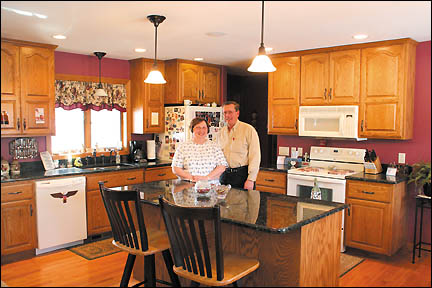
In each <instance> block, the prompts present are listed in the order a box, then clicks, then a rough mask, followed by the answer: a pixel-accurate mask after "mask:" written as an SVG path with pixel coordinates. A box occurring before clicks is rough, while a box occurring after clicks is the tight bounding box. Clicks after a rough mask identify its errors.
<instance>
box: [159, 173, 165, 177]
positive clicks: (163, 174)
mask: <svg viewBox="0 0 432 288" xmlns="http://www.w3.org/2000/svg"><path fill="white" fill-rule="evenodd" d="M165 175H166V173H162V174H158V176H165Z"/></svg>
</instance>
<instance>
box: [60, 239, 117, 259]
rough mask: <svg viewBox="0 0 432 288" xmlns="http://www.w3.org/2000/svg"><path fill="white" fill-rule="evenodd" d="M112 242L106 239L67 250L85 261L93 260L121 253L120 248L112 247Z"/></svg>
mask: <svg viewBox="0 0 432 288" xmlns="http://www.w3.org/2000/svg"><path fill="white" fill-rule="evenodd" d="M112 241H113V238H108V239H104V240H99V241H96V242H91V243H88V244H82V245H78V246H74V247H70V248H67V249H68V250H70V251H72V252H73V253H75V254H77V255H79V256H81V257H83V258H85V259H87V260H93V259H97V258H100V257H104V256H108V255H111V254H114V253H117V252H120V251H122V250H121V249H120V248H118V247H116V246H114V245H113V244H112Z"/></svg>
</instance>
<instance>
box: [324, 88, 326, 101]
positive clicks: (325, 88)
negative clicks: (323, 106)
mask: <svg viewBox="0 0 432 288" xmlns="http://www.w3.org/2000/svg"><path fill="white" fill-rule="evenodd" d="M324 99H327V88H324Z"/></svg>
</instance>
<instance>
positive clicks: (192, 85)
mask: <svg viewBox="0 0 432 288" xmlns="http://www.w3.org/2000/svg"><path fill="white" fill-rule="evenodd" d="M165 71H166V75H167V78H166V80H167V84H166V90H165V104H183V101H184V100H191V101H192V102H193V103H211V102H216V103H217V104H220V73H221V69H220V66H218V65H212V64H206V63H196V62H193V61H188V60H181V59H172V60H168V61H165Z"/></svg>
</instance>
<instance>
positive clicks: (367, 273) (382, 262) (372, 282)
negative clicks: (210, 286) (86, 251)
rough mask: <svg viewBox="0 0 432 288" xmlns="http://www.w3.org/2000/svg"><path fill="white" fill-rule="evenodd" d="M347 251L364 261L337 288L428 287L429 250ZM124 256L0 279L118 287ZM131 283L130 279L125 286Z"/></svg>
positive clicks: (41, 265)
mask: <svg viewBox="0 0 432 288" xmlns="http://www.w3.org/2000/svg"><path fill="white" fill-rule="evenodd" d="M348 252H349V253H350V254H352V255H357V256H360V257H364V258H366V260H365V261H363V262H362V263H361V264H359V265H358V266H356V267H355V268H354V269H352V270H351V271H349V272H348V273H347V274H345V275H344V276H343V277H342V278H341V279H340V283H339V284H340V286H341V287H371V286H375V287H377V286H380V287H421V286H424V287H431V256H430V252H423V251H422V257H421V258H417V257H416V263H415V264H412V263H411V251H410V250H408V249H401V250H400V251H399V252H398V253H397V254H396V255H394V256H392V257H387V256H381V255H377V254H372V253H367V252H363V251H361V250H356V249H350V248H348ZM126 258H127V254H126V252H119V253H116V254H112V255H109V256H105V257H102V258H99V259H95V260H90V261H89V260H86V259H84V258H82V257H80V256H78V255H76V254H74V253H72V252H70V251H69V250H64V249H63V250H60V251H58V252H52V253H49V254H45V255H39V256H36V257H34V258H31V259H27V260H22V261H18V262H14V263H10V264H5V265H2V267H1V280H2V281H4V282H5V283H6V284H7V285H9V286H22V287H32V286H33V287H35V286H39V287H47V286H54V287H55V286H57V287H66V286H69V287H70V286H81V287H83V286H88V287H96V286H106V287H115V286H117V287H118V286H119V284H120V279H121V275H122V273H123V268H124V264H125V263H126ZM156 273H157V272H156ZM156 275H157V274H156ZM135 283H137V281H135V280H133V279H131V281H130V283H129V286H131V285H133V284H135ZM158 285H161V284H158ZM161 286H164V285H161Z"/></svg>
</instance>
